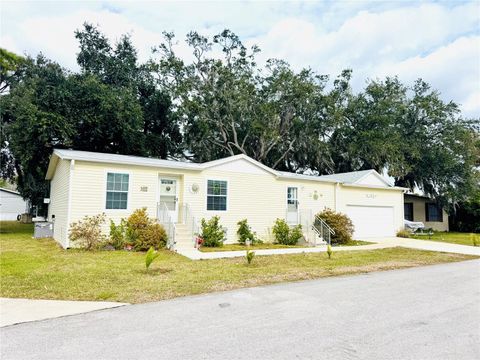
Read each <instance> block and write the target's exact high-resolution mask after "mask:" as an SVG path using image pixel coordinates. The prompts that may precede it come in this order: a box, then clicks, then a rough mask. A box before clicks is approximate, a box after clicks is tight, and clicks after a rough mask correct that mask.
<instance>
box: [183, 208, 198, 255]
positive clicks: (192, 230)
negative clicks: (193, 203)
mask: <svg viewBox="0 0 480 360" xmlns="http://www.w3.org/2000/svg"><path fill="white" fill-rule="evenodd" d="M181 215H182V217H181V218H182V224H184V225H186V226H187V231H188V234H189V236H190V237H191V239H192V241H193V242H195V238H196V235H197V234H198V230H199V229H198V223H197V219H196V218H195V216H194V215H193V211H192V209H191V208H190V205H188V204H187V203H184V204H182V205H181ZM196 245H197V244H195V246H196Z"/></svg>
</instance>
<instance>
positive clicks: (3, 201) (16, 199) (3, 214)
mask: <svg viewBox="0 0 480 360" xmlns="http://www.w3.org/2000/svg"><path fill="white" fill-rule="evenodd" d="M25 212H28V205H27V202H26V201H25V200H23V199H22V196H21V195H20V193H18V192H17V191H14V190H9V189H4V188H0V220H2V221H7V220H9V221H11V220H17V217H18V215H21V214H23V213H25Z"/></svg>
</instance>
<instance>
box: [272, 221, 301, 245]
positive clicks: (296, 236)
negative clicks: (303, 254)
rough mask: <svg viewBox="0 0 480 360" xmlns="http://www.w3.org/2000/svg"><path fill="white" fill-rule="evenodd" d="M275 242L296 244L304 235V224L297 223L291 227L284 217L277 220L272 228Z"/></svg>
mask: <svg viewBox="0 0 480 360" xmlns="http://www.w3.org/2000/svg"><path fill="white" fill-rule="evenodd" d="M272 232H273V236H274V237H275V242H276V243H278V244H282V245H296V244H297V243H298V241H299V240H300V239H301V238H302V237H303V233H302V225H296V226H294V227H292V228H290V227H289V226H288V224H287V222H286V221H285V220H283V219H277V220H275V224H274V225H273V228H272Z"/></svg>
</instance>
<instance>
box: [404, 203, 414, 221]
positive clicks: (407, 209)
mask: <svg viewBox="0 0 480 360" xmlns="http://www.w3.org/2000/svg"><path fill="white" fill-rule="evenodd" d="M403 214H404V218H405V220H408V221H413V203H405V204H403Z"/></svg>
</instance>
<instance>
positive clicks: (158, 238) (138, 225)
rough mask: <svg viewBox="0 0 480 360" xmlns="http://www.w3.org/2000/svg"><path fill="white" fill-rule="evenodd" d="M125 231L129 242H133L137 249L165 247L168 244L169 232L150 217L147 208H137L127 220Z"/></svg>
mask: <svg viewBox="0 0 480 360" xmlns="http://www.w3.org/2000/svg"><path fill="white" fill-rule="evenodd" d="M126 225H127V230H126V232H125V234H126V238H127V242H129V243H131V244H133V248H134V249H135V250H137V251H144V250H148V249H149V248H150V247H153V248H154V249H157V250H158V249H161V248H164V247H165V246H166V244H167V233H166V231H165V229H164V228H163V226H162V225H160V224H158V223H156V222H155V221H154V220H153V219H150V218H149V217H148V214H147V209H146V208H141V209H137V210H135V211H134V212H133V213H132V214H131V215H130V216H129V217H128V219H127V221H126Z"/></svg>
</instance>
